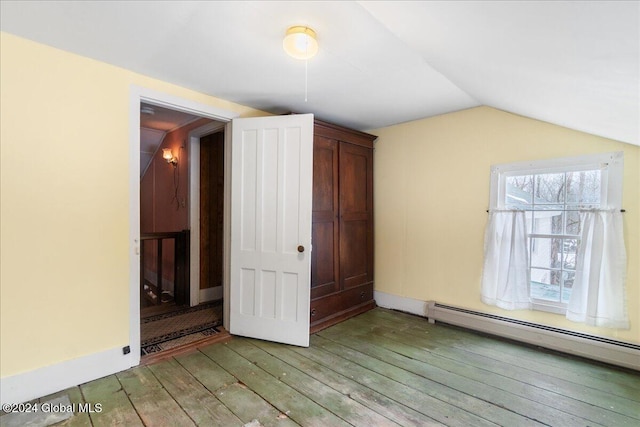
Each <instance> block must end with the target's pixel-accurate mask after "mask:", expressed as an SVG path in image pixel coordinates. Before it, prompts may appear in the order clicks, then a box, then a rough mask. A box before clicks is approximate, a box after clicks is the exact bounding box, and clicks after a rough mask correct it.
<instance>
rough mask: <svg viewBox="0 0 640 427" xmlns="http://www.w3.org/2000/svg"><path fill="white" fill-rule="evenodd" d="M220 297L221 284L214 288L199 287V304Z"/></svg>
mask: <svg viewBox="0 0 640 427" xmlns="http://www.w3.org/2000/svg"><path fill="white" fill-rule="evenodd" d="M219 299H222V286H216V287H214V288H207V289H200V301H199V302H200V304H202V303H203V302H208V301H216V300H219Z"/></svg>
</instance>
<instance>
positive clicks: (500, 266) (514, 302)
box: [481, 210, 531, 310]
mask: <svg viewBox="0 0 640 427" xmlns="http://www.w3.org/2000/svg"><path fill="white" fill-rule="evenodd" d="M526 230H527V227H526V219H525V213H524V211H498V210H496V211H491V212H489V219H488V222H487V227H486V229H485V237H484V268H483V272H482V294H481V296H482V301H483V302H484V303H485V304H489V305H495V306H497V307H500V308H503V309H506V310H518V309H529V308H531V302H530V300H529V268H528V258H529V256H528V253H529V248H528V245H527V231H526Z"/></svg>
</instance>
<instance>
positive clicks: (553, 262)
mask: <svg viewBox="0 0 640 427" xmlns="http://www.w3.org/2000/svg"><path fill="white" fill-rule="evenodd" d="M531 240H532V245H531V267H543V268H560V267H561V265H562V239H548V238H541V237H536V238H533V239H531Z"/></svg>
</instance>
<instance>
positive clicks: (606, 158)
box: [489, 151, 624, 315]
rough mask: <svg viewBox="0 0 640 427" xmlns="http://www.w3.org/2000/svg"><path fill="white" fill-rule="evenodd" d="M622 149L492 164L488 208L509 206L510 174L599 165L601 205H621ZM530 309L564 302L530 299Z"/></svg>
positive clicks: (562, 308)
mask: <svg viewBox="0 0 640 427" xmlns="http://www.w3.org/2000/svg"><path fill="white" fill-rule="evenodd" d="M623 166H624V153H623V152H622V151H616V152H609V153H598V154H589V155H583V156H577V157H563V158H555V159H545V160H535V161H525V162H514V163H504V164H499V165H493V166H491V188H490V194H489V209H491V210H502V209H508V206H505V204H504V200H505V189H506V185H505V182H506V178H507V177H509V176H513V175H523V174H540V173H556V172H573V171H579V170H590V169H591V170H593V169H600V170H601V173H600V188H601V192H602V193H601V201H602V202H601V204H600V207H601V208H603V209H604V208H607V209H622V180H623V169H624V168H623ZM531 308H532V309H533V310H539V311H547V312H551V313H556V314H563V315H564V314H565V313H566V304H565V303H562V302H553V301H545V300H538V299H532V300H531Z"/></svg>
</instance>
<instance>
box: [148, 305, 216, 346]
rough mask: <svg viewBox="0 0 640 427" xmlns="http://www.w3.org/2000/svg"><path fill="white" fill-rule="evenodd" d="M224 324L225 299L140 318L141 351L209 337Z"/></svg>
mask: <svg viewBox="0 0 640 427" xmlns="http://www.w3.org/2000/svg"><path fill="white" fill-rule="evenodd" d="M221 325H222V301H216V302H212V303H205V304H201V305H198V306H195V307H188V308H185V309H182V310H179V311H174V312H171V313H166V314H159V315H157V316H151V317H147V318H145V319H141V320H140V338H141V339H140V348H141V354H142V355H143V356H144V355H147V354H151V353H157V352H159V351H163V350H168V349H170V348H174V347H178V346H181V345H184V344H188V343H190V342H193V341H197V340H200V339H203V338H206V337H210V336H212V335H215V334H217V333H218V332H219V330H218V329H217V328H218V327H219V326H221Z"/></svg>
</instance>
